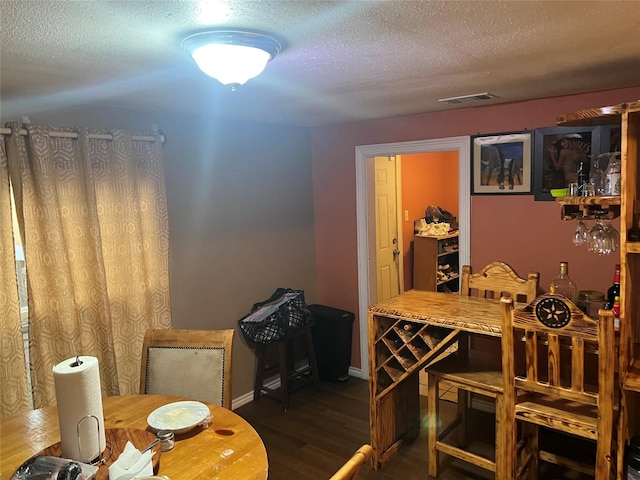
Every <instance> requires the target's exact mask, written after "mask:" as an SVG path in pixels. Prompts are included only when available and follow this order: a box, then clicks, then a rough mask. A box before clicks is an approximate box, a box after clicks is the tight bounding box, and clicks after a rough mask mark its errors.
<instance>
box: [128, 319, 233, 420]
mask: <svg viewBox="0 0 640 480" xmlns="http://www.w3.org/2000/svg"><path fill="white" fill-rule="evenodd" d="M234 333H235V330H234V329H228V330H173V329H168V330H167V329H155V330H148V331H147V332H146V334H145V338H144V343H143V347H142V364H141V366H142V368H141V372H140V393H142V394H164V395H176V396H180V397H189V398H191V399H194V400H201V401H206V402H209V403H213V404H215V405H220V406H222V407H225V408H228V409H231V400H232V397H231V372H232V370H231V365H232V353H233V336H234Z"/></svg>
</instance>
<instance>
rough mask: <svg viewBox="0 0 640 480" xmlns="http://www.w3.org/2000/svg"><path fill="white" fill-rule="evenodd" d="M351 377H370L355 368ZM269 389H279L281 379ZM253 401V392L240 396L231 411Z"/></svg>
mask: <svg viewBox="0 0 640 480" xmlns="http://www.w3.org/2000/svg"><path fill="white" fill-rule="evenodd" d="M349 376H350V377H356V378H360V379H362V380H368V377H365V376H364V375H363V374H362V370H361V369H359V368H355V367H349ZM265 386H266V387H267V388H278V387H279V386H280V377H277V378H276V379H275V380H273V381H271V382H269V383H267V384H266V385H265ZM252 401H253V390H251V391H250V392H247V393H245V394H244V395H240V396H239V397H236V398H234V399H233V400H232V401H231V410H235V409H236V408H240V407H242V406H243V405H246V404H247V403H251V402H252Z"/></svg>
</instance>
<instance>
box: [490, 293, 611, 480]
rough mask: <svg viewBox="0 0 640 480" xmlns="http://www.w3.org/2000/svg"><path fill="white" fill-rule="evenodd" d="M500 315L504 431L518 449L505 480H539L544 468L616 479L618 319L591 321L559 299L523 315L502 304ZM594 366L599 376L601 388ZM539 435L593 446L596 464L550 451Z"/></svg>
mask: <svg viewBox="0 0 640 480" xmlns="http://www.w3.org/2000/svg"><path fill="white" fill-rule="evenodd" d="M501 308H502V337H501V338H502V372H503V387H504V393H503V410H502V421H503V427H502V428H503V434H504V438H505V439H506V441H507V444H510V445H519V447H518V450H517V451H516V449H513V448H512V449H510V450H509V451H507V452H506V456H505V465H506V469H505V477H504V478H521V475H522V474H526V475H527V476H526V478H527V479H536V478H538V470H539V462H540V461H541V460H543V461H548V462H552V463H556V464H560V465H563V466H564V467H568V468H569V469H572V470H577V471H580V472H583V473H587V474H590V475H592V476H595V478H596V479H598V480H609V479H611V478H613V477H612V476H613V474H614V471H615V459H614V456H615V455H614V454H615V452H614V450H615V443H614V439H613V437H614V429H615V428H616V426H617V423H616V421H617V416H618V411H619V408H618V404H617V400H616V397H617V396H616V394H615V388H616V384H617V380H616V372H615V369H616V361H617V358H616V353H615V335H614V331H613V313H612V312H611V311H610V310H600V311H599V318H598V319H592V318H589V317H588V316H587V315H585V314H584V313H583V312H582V311H581V310H580V309H579V308H578V307H576V306H575V305H574V304H573V303H572V302H571V301H570V300H568V299H567V298H566V297H564V296H562V295H556V294H552V293H547V294H544V295H541V296H540V297H538V298H536V299H535V300H534V301H533V302H532V303H530V304H529V305H527V306H526V307H524V308H522V309H516V308H514V305H513V300H512V299H510V298H502V299H501ZM518 349H524V355H516V353H517V350H518ZM589 365H591V366H592V367H591V369H592V370H595V371H596V372H597V374H596V375H595V377H596V378H595V381H593V380H591V379H590V375H589V374H590V373H591V372H590V368H589ZM594 365H595V366H594ZM539 427H545V428H547V429H551V430H555V431H556V432H562V433H563V434H567V435H570V436H577V437H582V438H586V439H589V440H591V441H594V442H595V443H596V454H595V460H594V459H593V458H591V459H588V460H585V459H581V458H569V456H568V455H567V453H566V452H558V451H554V452H550V451H545V450H543V448H542V445H540V442H539V437H538V430H539ZM518 430H520V434H519V435H518ZM518 436H519V438H518ZM516 440H518V441H519V443H517V442H516ZM618 478H621V477H618Z"/></svg>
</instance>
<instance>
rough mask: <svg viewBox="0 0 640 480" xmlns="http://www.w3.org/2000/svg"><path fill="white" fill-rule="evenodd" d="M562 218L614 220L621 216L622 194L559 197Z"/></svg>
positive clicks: (557, 199) (557, 200)
mask: <svg viewBox="0 0 640 480" xmlns="http://www.w3.org/2000/svg"><path fill="white" fill-rule="evenodd" d="M556 202H557V203H558V204H559V205H560V206H561V209H560V218H561V219H562V220H576V219H578V220H596V219H598V218H606V219H609V220H613V219H614V218H618V217H619V216H620V196H618V195H616V196H598V197H558V198H556Z"/></svg>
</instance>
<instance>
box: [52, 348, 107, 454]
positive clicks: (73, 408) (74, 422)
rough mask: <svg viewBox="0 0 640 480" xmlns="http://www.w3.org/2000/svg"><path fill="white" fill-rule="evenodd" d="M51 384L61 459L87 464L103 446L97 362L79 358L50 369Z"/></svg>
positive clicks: (95, 359)
mask: <svg viewBox="0 0 640 480" xmlns="http://www.w3.org/2000/svg"><path fill="white" fill-rule="evenodd" d="M77 359H79V360H80V362H77V361H76V360H77ZM53 380H54V382H55V385H56V400H57V403H58V422H59V424H60V440H61V447H62V456H63V457H65V458H70V459H72V460H77V461H80V462H85V463H88V462H91V461H92V460H94V459H96V458H97V457H99V456H100V455H101V454H102V452H103V451H104V449H105V447H106V445H107V442H106V439H105V434H104V413H103V411H102V392H101V390H100V369H99V367H98V359H97V358H95V357H84V356H81V357H74V358H69V359H68V360H65V361H64V362H60V363H59V364H57V365H56V366H54V367H53ZM93 417H95V418H93Z"/></svg>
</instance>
